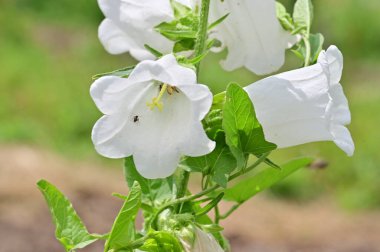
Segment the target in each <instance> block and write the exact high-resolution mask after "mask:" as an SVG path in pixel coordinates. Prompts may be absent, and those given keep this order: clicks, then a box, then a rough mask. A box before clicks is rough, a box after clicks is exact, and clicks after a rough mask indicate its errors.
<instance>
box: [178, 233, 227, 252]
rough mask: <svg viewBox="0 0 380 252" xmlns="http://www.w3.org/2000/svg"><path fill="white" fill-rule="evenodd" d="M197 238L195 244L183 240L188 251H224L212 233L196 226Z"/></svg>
mask: <svg viewBox="0 0 380 252" xmlns="http://www.w3.org/2000/svg"><path fill="white" fill-rule="evenodd" d="M194 232H195V240H194V243H193V244H190V243H189V242H184V241H183V240H181V242H182V245H183V247H184V249H185V251H186V252H224V250H223V249H222V248H221V247H220V245H219V243H218V242H217V241H216V239H215V237H214V236H212V234H209V233H206V232H204V231H202V230H201V229H199V228H194Z"/></svg>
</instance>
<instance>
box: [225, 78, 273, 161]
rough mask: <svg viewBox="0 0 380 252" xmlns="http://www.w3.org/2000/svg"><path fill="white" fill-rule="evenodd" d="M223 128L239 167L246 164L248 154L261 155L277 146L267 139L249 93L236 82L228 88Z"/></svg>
mask: <svg viewBox="0 0 380 252" xmlns="http://www.w3.org/2000/svg"><path fill="white" fill-rule="evenodd" d="M223 129H224V132H225V134H226V142H227V145H228V146H229V147H230V149H231V151H232V153H233V155H234V156H235V158H236V160H237V166H238V168H242V167H244V166H245V163H246V158H247V156H248V154H254V155H261V154H264V153H267V152H270V151H272V150H274V149H276V147H277V146H276V145H275V144H273V143H269V142H267V141H266V140H265V138H264V132H263V129H262V127H261V125H260V123H259V121H258V120H257V118H256V113H255V110H254V107H253V104H252V102H251V100H250V98H249V96H248V94H247V93H246V92H245V91H244V89H242V88H241V87H240V86H239V85H238V84H235V83H231V84H230V85H229V86H228V88H227V93H226V102H225V104H224V108H223Z"/></svg>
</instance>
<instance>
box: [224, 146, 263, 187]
mask: <svg viewBox="0 0 380 252" xmlns="http://www.w3.org/2000/svg"><path fill="white" fill-rule="evenodd" d="M269 154H270V152H268V153H265V154H263V155H262V156H261V157H260V158H259V159H257V160H256V162H255V163H253V164H252V165H251V166H249V167H247V168H245V169H243V170H241V171H240V172H237V173H235V174H233V175H231V176H230V178H229V181H231V180H233V179H235V178H237V177H240V176H241V175H243V174H246V173H248V172H250V171H252V170H253V169H255V168H256V167H257V166H259V165H260V164H261V163H262V162H264V161H265V160H266V159H267V157H268V156H269Z"/></svg>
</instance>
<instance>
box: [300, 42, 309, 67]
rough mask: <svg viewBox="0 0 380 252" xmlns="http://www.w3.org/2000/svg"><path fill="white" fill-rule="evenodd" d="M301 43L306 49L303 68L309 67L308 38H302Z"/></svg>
mask: <svg viewBox="0 0 380 252" xmlns="http://www.w3.org/2000/svg"><path fill="white" fill-rule="evenodd" d="M302 40H303V42H304V43H305V48H306V56H305V65H304V66H305V67H307V66H309V65H310V57H311V46H310V41H309V36H308V35H305V36H303V38H302Z"/></svg>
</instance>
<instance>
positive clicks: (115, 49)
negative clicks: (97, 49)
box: [98, 0, 186, 60]
mask: <svg viewBox="0 0 380 252" xmlns="http://www.w3.org/2000/svg"><path fill="white" fill-rule="evenodd" d="M178 1H180V2H182V3H186V2H183V1H184V0H178ZM98 4H99V7H100V9H101V10H102V12H103V14H104V16H105V17H106V18H105V19H104V20H103V22H102V23H101V24H100V26H99V31H98V35H99V39H100V41H101V43H102V44H103V46H104V47H105V49H106V50H107V51H108V52H109V53H111V54H121V53H125V52H129V53H130V54H131V55H132V56H133V57H134V58H136V59H137V60H145V59H154V58H155V57H154V56H153V55H152V54H151V53H150V52H149V51H147V50H146V49H145V47H144V45H145V44H148V45H150V46H152V47H153V48H155V49H157V50H159V51H160V52H163V53H170V52H171V51H172V47H173V42H172V41H170V40H169V39H167V38H165V37H164V36H162V35H161V34H160V33H158V32H157V31H155V30H154V27H156V26H157V25H159V24H160V23H162V22H169V21H171V20H173V19H174V12H173V9H172V6H171V4H170V0H98Z"/></svg>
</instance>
